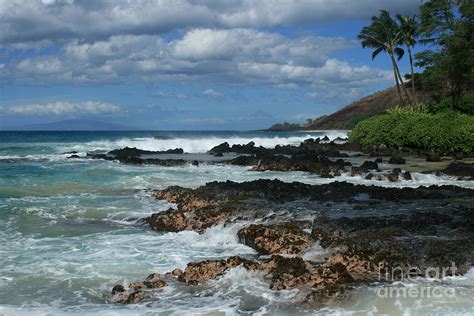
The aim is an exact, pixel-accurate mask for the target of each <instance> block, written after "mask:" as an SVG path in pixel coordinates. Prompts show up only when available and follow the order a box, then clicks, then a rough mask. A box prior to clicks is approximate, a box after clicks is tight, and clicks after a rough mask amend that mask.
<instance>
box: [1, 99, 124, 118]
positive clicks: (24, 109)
mask: <svg viewBox="0 0 474 316" xmlns="http://www.w3.org/2000/svg"><path fill="white" fill-rule="evenodd" d="M4 110H6V111H7V112H9V113H11V114H17V115H55V116H67V115H101V114H113V113H117V112H119V111H120V107H118V106H116V105H113V104H110V103H103V102H94V101H86V102H80V103H72V102H69V101H64V102H53V103H45V104H25V105H14V106H10V107H4Z"/></svg>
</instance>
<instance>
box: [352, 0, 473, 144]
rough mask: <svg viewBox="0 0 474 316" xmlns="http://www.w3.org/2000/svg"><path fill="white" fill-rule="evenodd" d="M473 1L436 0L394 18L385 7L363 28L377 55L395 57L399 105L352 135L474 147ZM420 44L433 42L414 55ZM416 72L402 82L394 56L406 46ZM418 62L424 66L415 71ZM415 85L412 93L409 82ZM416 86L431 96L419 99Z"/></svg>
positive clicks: (365, 139) (383, 140) (365, 42)
mask: <svg viewBox="0 0 474 316" xmlns="http://www.w3.org/2000/svg"><path fill="white" fill-rule="evenodd" d="M473 34H474V5H473V3H472V1H465V0H457V1H452V0H431V1H428V2H426V3H424V4H423V5H422V6H421V7H420V15H419V16H414V17H407V16H400V15H398V16H397V19H396V20H395V19H393V18H392V17H391V16H390V13H389V12H387V11H381V12H380V15H379V16H378V17H373V18H372V23H371V24H370V25H369V26H366V27H364V28H363V29H362V31H361V33H360V35H359V39H360V40H361V43H362V46H363V47H368V48H372V49H374V51H373V53H372V57H373V58H375V57H376V56H377V55H378V54H379V53H381V52H386V53H387V54H388V55H389V56H390V59H391V61H392V66H393V72H394V77H395V83H396V86H397V92H398V96H399V99H400V105H401V106H405V107H404V108H402V107H397V108H395V109H393V110H390V111H388V113H387V114H382V115H378V116H374V117H370V118H368V119H365V120H362V121H361V122H359V123H358V124H357V125H356V127H355V128H354V130H353V132H352V134H351V137H350V140H351V141H352V142H360V143H361V144H363V145H366V146H369V145H381V144H383V145H386V146H389V147H395V148H397V147H411V148H418V149H426V150H433V151H437V152H443V153H453V152H458V151H463V152H472V151H473V144H474V117H473V116H472V114H473V113H474V98H473V96H472V87H473V84H474V81H473V80H474V78H473V67H474V43H473V38H472V35H473ZM416 43H422V44H425V45H429V49H426V50H423V51H421V52H419V53H417V54H415V55H414V60H415V62H413V58H412V48H413V47H414V45H416ZM405 48H406V49H407V52H408V55H409V59H410V70H411V74H410V75H408V76H406V77H407V78H409V81H408V82H403V80H402V79H401V76H400V71H399V68H398V65H397V60H396V59H395V57H397V58H398V60H399V59H401V58H402V57H403V56H404V52H405V50H404V49H405ZM413 64H414V65H415V66H417V67H418V68H420V69H421V70H422V72H421V73H417V74H415V72H414V70H413ZM407 85H409V86H411V96H410V94H409V93H408V91H407V89H406V86H407ZM417 90H419V91H423V93H424V94H425V95H426V96H427V97H426V100H425V102H424V103H417V97H416V95H417Z"/></svg>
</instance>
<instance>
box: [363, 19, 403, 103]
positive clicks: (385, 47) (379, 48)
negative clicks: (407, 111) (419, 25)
mask: <svg viewBox="0 0 474 316" xmlns="http://www.w3.org/2000/svg"><path fill="white" fill-rule="evenodd" d="M357 37H358V38H359V39H360V40H361V43H362V47H364V48H366V47H369V48H374V51H373V52H372V59H374V58H375V57H377V55H378V54H380V53H381V52H386V53H387V54H388V55H389V56H390V60H391V62H392V68H393V75H394V77H395V83H396V86H397V91H398V96H399V97H400V101H401V103H402V104H403V105H404V104H405V100H404V99H403V97H402V93H401V90H400V86H401V87H402V89H403V90H404V92H405V96H406V97H407V101H408V102H409V103H410V97H409V96H408V93H407V92H406V89H405V86H404V85H403V80H402V78H401V76H400V70H399V69H398V65H397V61H396V60H395V55H396V56H397V58H398V60H400V59H401V58H402V57H403V55H404V54H405V51H404V50H403V49H402V48H401V47H400V46H399V44H400V41H401V32H399V29H398V26H397V23H396V22H395V20H393V19H392V18H391V17H390V13H388V12H387V11H385V10H381V11H380V15H379V16H378V17H377V16H373V17H372V23H371V24H370V25H369V26H366V27H364V28H363V29H362V31H361V32H360V33H359V35H358V36H357Z"/></svg>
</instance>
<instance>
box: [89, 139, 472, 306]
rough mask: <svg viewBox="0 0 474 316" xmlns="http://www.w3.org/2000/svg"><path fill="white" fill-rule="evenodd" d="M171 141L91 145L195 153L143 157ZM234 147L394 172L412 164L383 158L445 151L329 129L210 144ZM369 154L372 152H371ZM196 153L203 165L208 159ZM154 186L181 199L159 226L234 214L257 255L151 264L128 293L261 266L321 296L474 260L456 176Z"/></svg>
mask: <svg viewBox="0 0 474 316" xmlns="http://www.w3.org/2000/svg"><path fill="white" fill-rule="evenodd" d="M172 151H175V152H169V151H168V152H148V151H142V150H137V149H136V148H124V149H122V150H119V151H112V152H109V153H107V154H94V155H91V156H90V157H92V158H96V159H106V160H118V161H119V162H122V163H132V164H158V165H163V166H175V165H180V164H185V163H190V162H186V161H184V160H181V159H171V160H166V159H159V158H155V157H153V158H146V155H149V154H155V155H158V154H161V153H172V154H182V152H181V151H180V150H179V149H175V150H172ZM356 151H360V152H364V153H365V155H364V156H363V157H359V160H351V159H350V158H353V157H357V156H360V155H362V154H361V153H360V152H359V153H358V152H356ZM348 152H350V155H349V154H348ZM229 153H237V154H239V156H237V157H235V156H234V157H235V158H233V159H231V160H229V161H227V162H224V163H230V164H234V165H240V166H249V167H250V168H251V170H253V171H266V170H274V171H305V172H310V173H313V174H316V175H318V176H321V177H325V178H333V177H337V176H339V175H341V174H342V173H345V174H350V175H351V176H359V177H361V178H362V179H366V180H388V181H390V182H399V181H412V180H413V177H412V174H411V173H410V172H409V171H407V170H402V169H401V168H399V167H402V168H406V166H390V165H389V166H387V165H386V162H388V163H389V164H396V165H402V164H403V165H404V164H406V165H407V166H408V165H409V164H410V161H409V160H407V159H405V157H406V156H405V154H412V155H414V154H416V155H418V156H417V157H418V158H419V159H423V160H425V159H426V160H428V161H430V162H439V160H440V158H439V156H438V155H437V154H433V153H426V152H422V153H419V152H414V151H412V150H410V149H403V150H401V151H396V150H393V149H390V148H387V147H386V146H379V147H378V148H372V149H371V151H370V152H368V151H367V149H362V148H360V146H358V145H357V144H349V143H343V144H339V143H335V142H330V141H329V139H321V140H320V139H316V140H314V139H310V140H307V141H305V142H303V143H301V144H300V145H299V146H289V145H288V146H276V147H275V148H272V149H268V148H264V147H257V146H255V143H253V142H250V143H248V144H245V145H233V146H230V145H229V144H228V143H223V144H220V145H218V146H216V147H214V148H212V149H211V150H210V151H209V154H210V155H214V156H223V155H228V154H229ZM367 154H370V156H372V157H373V158H369V159H370V160H365V159H364V158H367V157H368V156H367ZM144 155H145V157H144ZM381 157H385V158H381ZM349 160H351V161H352V162H350V161H349ZM443 160H446V158H445V157H443ZM354 161H356V163H354ZM407 161H408V162H407ZM384 162H385V163H384ZM353 163H354V165H353ZM192 164H193V165H195V166H199V165H200V164H201V161H199V160H194V161H192ZM444 166H446V164H444ZM444 166H443V167H442V168H444ZM394 167H395V168H394ZM407 169H408V168H407ZM473 170H474V169H473V165H472V164H469V163H463V162H458V161H455V162H452V163H451V164H450V165H448V166H447V167H446V168H444V169H442V170H440V171H438V172H437V173H438V174H439V175H450V176H456V177H458V178H460V179H465V180H472V179H474V177H473ZM153 194H154V196H155V198H157V199H159V200H166V201H168V202H170V203H175V204H176V207H173V208H170V209H168V210H166V211H163V212H159V213H154V214H152V215H151V216H150V217H148V218H146V219H145V222H146V223H147V224H148V225H149V226H150V227H151V228H152V229H153V230H156V231H159V232H180V231H184V230H193V231H196V232H199V233H203V232H204V231H205V230H206V229H207V228H209V227H212V226H214V225H224V226H227V225H238V227H239V228H238V230H237V233H236V234H237V238H238V240H239V242H240V243H242V244H245V245H247V246H249V247H251V248H253V249H254V250H255V251H256V254H255V255H254V256H252V257H251V258H243V257H239V256H233V257H227V258H225V257H224V258H218V259H215V258H213V259H212V260H203V261H198V262H191V263H189V264H187V266H186V268H184V269H183V270H180V269H175V270H173V271H170V272H169V273H167V274H166V275H164V276H162V275H158V274H152V275H150V276H149V277H148V278H147V279H145V280H144V281H142V282H137V283H132V284H130V285H128V287H127V288H126V287H124V286H122V285H116V286H115V287H114V288H113V290H112V295H113V297H114V300H115V301H117V302H120V303H124V304H128V303H136V302H139V301H141V300H144V299H147V298H148V297H150V292H151V291H153V290H154V289H159V288H162V287H164V286H166V284H167V283H169V282H179V283H180V284H184V285H185V286H200V285H202V284H204V283H206V282H208V281H210V280H213V279H216V278H219V277H221V276H223V275H224V274H225V273H227V272H228V271H229V270H230V269H233V268H236V267H243V268H244V269H245V270H247V271H251V272H257V274H258V275H260V276H261V277H262V278H263V280H264V281H265V282H267V283H268V287H269V288H270V289H273V290H275V291H278V290H292V289H297V290H298V295H297V296H296V298H295V303H297V304H321V302H325V301H328V300H332V299H336V300H337V299H339V298H342V297H345V295H347V293H350V289H351V287H352V286H353V285H355V284H360V283H361V282H363V283H366V284H367V283H370V282H374V281H388V282H391V281H394V280H399V279H402V278H403V276H404V275H406V274H407V273H412V270H411V269H413V268H416V271H417V275H419V276H426V275H427V273H428V271H429V270H430V269H431V268H433V267H436V268H447V267H448V268H449V267H455V269H449V270H447V273H448V275H459V274H464V273H466V271H467V270H468V269H469V268H470V267H471V266H472V265H473V262H474V209H473V205H474V190H471V189H465V188H461V187H457V186H430V187H418V188H406V187H404V188H386V187H379V186H373V185H369V186H365V185H355V184H351V183H346V182H332V183H328V184H322V185H309V184H304V183H299V182H293V183H285V182H282V181H279V180H256V181H250V182H243V183H236V182H231V181H226V182H210V183H207V184H206V185H204V186H201V187H199V188H196V189H188V188H183V187H179V186H171V187H168V188H166V189H163V190H155V191H153ZM315 247H322V248H321V249H324V254H319V255H318V256H313V255H311V250H312V249H314V248H315ZM410 271H411V272H410Z"/></svg>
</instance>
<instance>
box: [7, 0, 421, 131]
mask: <svg viewBox="0 0 474 316" xmlns="http://www.w3.org/2000/svg"><path fill="white" fill-rule="evenodd" d="M419 5H420V1H418V0H385V1H380V0H358V1H348V0H331V1H330V0H311V1H310V0H300V1H296V0H294V1H291V0H269V1H250V0H241V1H216V0H202V1H197V0H174V1H172V0H169V1H151V0H137V1H132V2H129V1H121V0H118V1H112V0H97V1H88V0H56V1H55V0H43V1H39V0H38V1H16V0H14V1H12V0H10V1H7V0H0V17H1V19H0V84H1V91H0V129H8V128H13V127H16V126H23V125H27V124H33V123H47V122H54V121H60V120H64V119H72V118H88V119H96V120H100V121H107V122H114V123H121V124H125V125H129V126H134V127H138V128H141V129H159V130H199V129H226V130H235V129H258V128H264V127H267V126H269V125H271V124H272V123H275V122H282V121H289V122H303V121H304V120H305V119H307V118H315V117H318V116H320V115H323V114H328V113H331V112H333V111H335V110H337V109H338V108H340V107H341V106H344V105H346V104H348V103H350V102H352V101H355V100H357V99H359V98H360V97H362V96H364V95H367V94H370V93H372V92H374V91H377V90H381V89H384V88H386V87H389V86H391V85H392V84H393V78H392V73H391V66H390V63H389V59H388V57H387V56H385V55H379V56H378V57H377V59H376V60H374V61H372V60H371V58H370V55H371V52H370V51H369V50H364V49H362V48H361V47H360V44H359V43H358V42H357V39H356V37H357V34H358V33H359V31H360V29H361V28H362V27H363V26H364V25H367V24H368V23H369V21H370V17H371V16H372V15H376V14H377V13H378V10H380V9H388V10H389V11H390V12H392V13H393V14H396V13H401V14H409V15H411V14H415V13H416V12H417V9H418V6H419ZM400 67H401V69H402V71H404V72H407V71H408V64H407V60H406V58H405V59H404V60H402V61H401V62H400Z"/></svg>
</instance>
